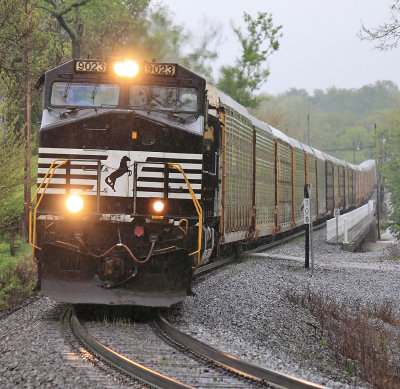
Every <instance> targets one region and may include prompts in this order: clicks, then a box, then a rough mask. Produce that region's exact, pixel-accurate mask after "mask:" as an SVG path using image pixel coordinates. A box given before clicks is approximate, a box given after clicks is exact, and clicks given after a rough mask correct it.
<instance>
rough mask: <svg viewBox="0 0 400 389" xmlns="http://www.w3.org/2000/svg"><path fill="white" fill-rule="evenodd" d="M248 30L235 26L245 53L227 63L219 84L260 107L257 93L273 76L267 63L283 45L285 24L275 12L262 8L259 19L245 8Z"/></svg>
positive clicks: (246, 103) (238, 98) (243, 101)
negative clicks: (278, 22)
mask: <svg viewBox="0 0 400 389" xmlns="http://www.w3.org/2000/svg"><path fill="white" fill-rule="evenodd" d="M243 18H244V21H245V23H246V24H247V34H246V33H243V32H242V30H241V29H240V28H238V27H235V26H232V28H233V32H234V33H235V35H236V37H237V38H238V39H239V42H240V44H241V46H242V54H241V57H240V58H238V59H237V60H236V64H235V65H234V66H223V67H222V68H221V73H222V76H221V78H220V80H219V81H218V88H220V89H221V90H222V91H223V92H225V93H227V94H228V95H230V96H231V97H233V98H234V99H235V100H236V101H238V102H239V103H240V104H242V105H244V106H245V107H253V108H255V107H257V106H258V105H259V104H260V102H261V98H260V97H255V96H253V92H254V91H256V90H258V89H259V88H260V87H261V85H262V84H263V83H264V82H265V81H266V80H267V78H268V76H269V73H270V72H269V68H268V66H266V63H267V61H268V58H269V56H270V55H271V54H272V53H273V52H274V51H276V50H278V49H279V38H281V37H282V33H281V32H280V30H281V29H282V26H277V27H275V26H274V25H273V22H272V16H271V14H268V13H267V12H258V16H257V18H256V19H253V18H252V17H251V16H250V15H249V14H247V13H246V12H244V14H243Z"/></svg>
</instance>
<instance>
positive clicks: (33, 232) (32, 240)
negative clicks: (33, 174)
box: [29, 159, 68, 250]
mask: <svg viewBox="0 0 400 389" xmlns="http://www.w3.org/2000/svg"><path fill="white" fill-rule="evenodd" d="M59 161H62V162H61V163H59V164H58V165H57V166H54V164H55V163H57V162H59ZM67 161H68V160H66V159H55V160H54V161H53V162H52V163H51V165H50V167H49V168H48V170H47V172H46V174H45V176H44V177H43V179H42V181H41V183H40V185H39V187H38V188H37V190H36V192H35V194H34V195H33V197H32V200H31V202H30V204H29V245H30V246H31V247H32V248H34V249H38V250H41V248H40V247H38V246H36V244H35V242H36V215H37V209H38V207H39V205H40V203H41V202H42V199H43V195H44V194H45V192H46V189H47V187H48V186H49V183H50V181H51V179H52V178H53V175H54V172H55V171H56V169H58V168H59V167H60V166H62V165H65V164H66V163H67ZM52 169H53V171H52V172H51V175H50V177H49V173H50V171H51V170H52ZM47 178H48V180H47V183H46V185H45V187H44V188H43V192H42V194H41V195H40V197H39V200H38V202H37V204H36V207H35V210H34V213H33V229H32V204H33V202H34V201H35V199H36V197H37V195H38V193H39V191H40V189H42V187H43V184H44V182H45V181H46V179H47Z"/></svg>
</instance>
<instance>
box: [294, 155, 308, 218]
mask: <svg viewBox="0 0 400 389" xmlns="http://www.w3.org/2000/svg"><path fill="white" fill-rule="evenodd" d="M293 155H294V163H293V168H294V175H293V178H294V200H293V207H294V210H295V212H294V218H295V219H294V225H293V226H299V225H302V224H304V214H303V210H302V207H301V206H302V204H303V199H304V184H305V183H306V168H305V154H304V151H303V150H300V149H297V148H294V153H293Z"/></svg>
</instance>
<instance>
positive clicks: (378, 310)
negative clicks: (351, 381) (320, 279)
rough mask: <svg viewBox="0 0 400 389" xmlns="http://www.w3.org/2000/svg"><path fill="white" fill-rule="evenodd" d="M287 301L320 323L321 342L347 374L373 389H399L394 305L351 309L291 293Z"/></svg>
mask: <svg viewBox="0 0 400 389" xmlns="http://www.w3.org/2000/svg"><path fill="white" fill-rule="evenodd" d="M286 298H287V300H288V301H290V302H291V303H293V304H297V305H300V306H301V307H303V308H306V309H308V310H309V311H310V312H311V314H312V315H313V316H314V317H315V318H316V319H317V320H318V322H319V326H318V327H319V328H318V329H319V333H318V340H319V341H320V340H321V339H324V340H325V341H326V342H327V344H328V345H329V347H330V348H332V350H333V351H334V352H335V355H336V358H337V361H338V362H339V364H342V366H343V368H344V370H345V371H347V372H348V373H349V374H357V375H359V376H360V377H361V378H363V379H365V380H366V381H368V382H369V383H370V384H371V385H372V386H373V387H374V388H378V389H395V388H399V387H400V369H399V356H398V345H399V342H400V335H399V327H400V318H399V317H397V316H396V314H395V311H396V310H395V306H394V304H393V303H392V302H390V301H383V302H381V303H380V304H370V305H367V306H360V305H359V306H356V307H354V308H353V309H349V308H348V307H346V306H345V305H344V304H338V303H336V302H335V301H333V300H331V299H328V298H327V297H326V296H324V295H323V294H321V293H320V294H314V293H312V292H310V291H308V292H306V293H304V294H298V293H297V292H296V291H295V290H288V291H287V292H286Z"/></svg>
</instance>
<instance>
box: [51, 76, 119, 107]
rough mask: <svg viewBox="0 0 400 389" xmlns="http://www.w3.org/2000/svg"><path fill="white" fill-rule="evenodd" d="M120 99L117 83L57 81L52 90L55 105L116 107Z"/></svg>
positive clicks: (52, 102)
mask: <svg viewBox="0 0 400 389" xmlns="http://www.w3.org/2000/svg"><path fill="white" fill-rule="evenodd" d="M118 99H119V85H116V84H95V83H71V82H55V83H54V84H53V86H52V91H51V104H52V105H55V106H70V105H73V106H82V107H104V106H105V107H116V106H117V105H118Z"/></svg>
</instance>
